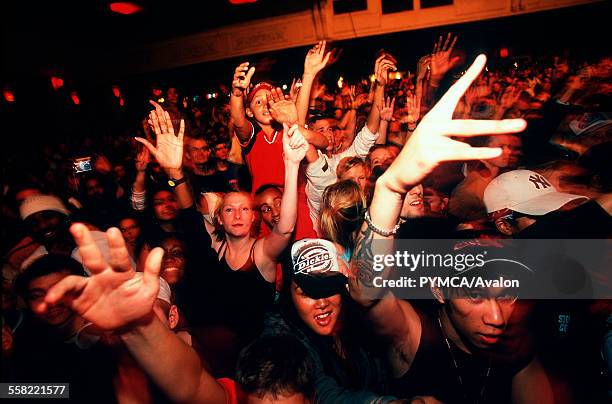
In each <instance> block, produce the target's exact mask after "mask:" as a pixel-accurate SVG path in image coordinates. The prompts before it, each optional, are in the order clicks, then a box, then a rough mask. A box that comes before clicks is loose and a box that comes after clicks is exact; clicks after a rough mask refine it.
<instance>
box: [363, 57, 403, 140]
mask: <svg viewBox="0 0 612 404" xmlns="http://www.w3.org/2000/svg"><path fill="white" fill-rule="evenodd" d="M389 70H397V67H396V66H395V60H394V59H393V57H392V56H391V55H386V54H385V55H382V56H380V57H379V58H378V59H376V63H375V65H374V74H375V75H376V81H375V82H374V101H373V103H374V105H373V106H372V109H371V110H370V114H369V115H368V121H367V123H366V125H367V126H368V129H369V130H370V132H372V133H378V126H379V125H380V109H379V108H376V107H375V106H376V105H378V106H381V108H382V105H383V104H384V103H385V100H384V98H385V86H386V85H387V79H388V77H389Z"/></svg>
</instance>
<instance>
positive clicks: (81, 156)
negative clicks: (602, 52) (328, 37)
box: [2, 34, 612, 403]
mask: <svg viewBox="0 0 612 404" xmlns="http://www.w3.org/2000/svg"><path fill="white" fill-rule="evenodd" d="M434 42H435V43H434V46H433V50H432V52H431V53H430V54H428V55H425V56H423V57H421V58H420V59H419V61H418V64H417V66H416V68H415V69H413V70H414V72H415V73H414V75H410V74H408V75H404V76H403V77H400V76H398V75H397V70H398V67H397V66H398V60H397V59H396V58H395V57H394V56H393V55H391V54H389V53H387V52H383V51H381V52H379V53H378V54H377V55H373V56H374V58H375V61H374V63H373V66H372V71H370V72H362V73H363V77H364V79H363V80H361V81H359V82H356V83H353V84H350V83H345V82H342V83H340V82H339V83H337V84H338V87H337V90H335V89H332V86H326V85H325V84H324V80H323V79H322V74H323V72H324V70H325V68H326V66H329V65H330V64H332V63H334V59H336V58H337V57H338V55H337V54H335V53H333V52H330V51H329V49H328V47H327V44H326V42H325V41H320V42H319V43H317V44H316V45H315V46H314V47H312V48H311V49H310V50H309V51H308V52H307V54H306V55H305V58H304V60H303V74H302V76H301V78H300V79H299V80H294V81H293V83H292V84H291V86H290V87H289V88H287V91H283V89H282V88H280V87H277V86H276V85H274V84H273V83H270V82H259V83H255V82H253V77H254V75H255V73H256V67H255V66H253V65H251V64H250V63H249V62H246V61H245V62H244V63H241V64H239V65H238V66H235V67H233V68H231V69H228V71H227V77H225V78H222V79H223V81H225V82H227V84H226V85H222V86H220V90H219V94H221V96H220V97H219V102H217V103H216V104H215V105H214V107H212V108H206V109H204V108H199V107H198V106H197V105H192V104H190V103H189V102H187V101H186V100H185V98H182V97H181V95H180V94H179V93H178V91H177V89H176V88H174V87H170V88H168V89H167V91H166V92H165V94H163V97H162V96H151V97H150V99H149V100H148V102H149V103H150V106H151V107H150V113H149V114H148V116H146V117H143V118H144V119H143V121H142V125H141V128H142V130H140V131H139V133H138V134H136V136H134V134H132V135H131V136H130V135H127V134H125V133H126V132H125V131H118V133H117V134H115V135H114V136H110V137H105V138H102V139H98V140H96V141H95V142H94V141H93V140H92V139H90V138H87V139H72V140H68V141H61V142H58V143H57V144H55V145H49V146H47V147H46V148H45V150H44V151H43V159H42V163H41V164H40V165H37V166H34V165H33V166H34V167H35V169H33V170H31V171H29V172H26V173H22V175H21V176H19V177H17V176H11V177H7V178H5V179H4V180H3V181H4V182H3V184H2V185H3V195H2V208H3V212H2V215H3V221H4V222H5V225H4V226H3V227H4V229H3V238H4V239H5V240H6V244H5V245H3V249H2V251H3V254H4V256H3V258H4V260H3V268H2V275H3V292H2V296H3V301H2V305H3V308H2V319H3V322H2V335H3V338H2V355H3V360H2V363H3V365H2V368H3V381H6V382H66V383H70V395H71V399H72V400H74V401H75V402H104V403H108V402H118V403H128V402H137V403H147V402H198V403H263V402H269V403H270V402H278V403H281V402H287V403H314V402H321V403H387V402H388V403H399V402H406V403H441V402H442V403H506V402H507V403H510V402H513V403H532V402H533V403H535V402H538V403H552V402H557V403H596V402H602V403H603V402H605V401H607V400H610V398H612V331H611V330H610V325H611V324H612V310H611V307H612V305H611V304H610V300H606V299H597V300H593V299H591V300H567V301H561V300H531V299H530V300H527V299H521V298H520V293H518V294H517V293H516V291H513V290H509V289H506V288H503V287H502V288H493V287H488V288H472V289H467V288H452V287H451V288H450V289H449V290H443V288H440V287H437V286H436V285H432V287H431V298H430V299H429V300H420V299H419V300H416V299H415V300H411V299H403V298H401V297H400V296H396V295H394V294H393V293H385V294H383V295H379V296H372V295H370V294H369V293H368V291H367V290H368V288H370V287H371V286H372V277H373V271H374V270H373V260H372V244H373V242H374V241H375V240H394V239H453V240H457V241H459V240H469V242H463V243H459V244H461V247H459V246H458V247H457V248H462V249H465V250H466V251H468V250H469V251H472V250H474V251H476V250H477V249H478V248H482V247H483V246H486V247H487V248H489V249H491V248H493V249H503V248H505V247H504V246H505V245H506V243H507V242H509V241H510V240H512V239H559V238H561V239H607V238H609V236H610V235H611V230H612V226H611V222H612V221H611V219H610V213H611V211H612V193H611V191H612V187H611V185H612V183H611V178H610V173H612V169H611V167H610V160H609V152H610V150H612V149H611V146H612V142H611V140H612V132H611V130H612V118H611V117H610V115H609V111H610V110H611V109H610V108H609V107H610V103H609V101H610V95H611V91H610V90H611V87H610V84H611V80H610V79H611V78H612V58H610V57H606V58H602V59H601V60H597V61H589V62H588V63H586V62H582V61H572V60H562V59H561V58H554V60H544V59H541V58H537V57H535V56H534V58H533V59H532V61H531V62H530V63H521V65H520V66H518V65H509V66H505V67H504V68H501V67H500V68H499V69H496V68H495V67H494V66H492V65H488V64H487V58H486V56H484V55H479V56H477V57H476V58H475V60H462V57H461V56H460V55H459V54H458V53H457V48H458V47H459V45H460V41H458V38H457V37H456V36H453V35H451V34H448V35H443V36H440V37H439V38H437V40H436V41H434ZM466 46H467V45H466ZM468 51H469V49H468ZM230 83H231V85H230ZM225 94H226V95H227V97H225V96H224V95H225ZM68 156H70V157H74V159H68V158H67V157H68ZM485 269H487V270H488V271H489V274H488V275H489V276H494V275H498V274H499V273H500V272H498V271H499V270H500V269H499V268H493V267H491V268H488V267H487V268H485ZM607 275H609V274H607ZM463 276H470V275H469V274H465V275H463ZM600 281H601V282H603V283H606V282H607V284H610V279H609V278H605V279H603V280H600Z"/></svg>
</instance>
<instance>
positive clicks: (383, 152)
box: [369, 147, 393, 169]
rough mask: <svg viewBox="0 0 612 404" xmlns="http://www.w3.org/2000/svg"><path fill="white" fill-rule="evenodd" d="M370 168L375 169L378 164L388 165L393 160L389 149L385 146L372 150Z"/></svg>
mask: <svg viewBox="0 0 612 404" xmlns="http://www.w3.org/2000/svg"><path fill="white" fill-rule="evenodd" d="M369 160H370V165H371V167H370V169H374V168H376V167H378V166H388V165H389V164H391V163H392V162H393V156H392V155H391V153H389V151H388V150H387V149H386V148H384V147H381V148H378V149H376V150H374V151H372V152H370V158H369Z"/></svg>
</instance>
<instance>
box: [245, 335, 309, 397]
mask: <svg viewBox="0 0 612 404" xmlns="http://www.w3.org/2000/svg"><path fill="white" fill-rule="evenodd" d="M314 377H315V375H314V363H313V360H312V358H311V357H310V355H309V354H308V351H307V350H306V347H304V345H303V344H302V343H301V342H300V341H299V340H298V339H297V338H296V337H294V336H291V335H275V336H266V337H262V338H259V339H256V340H255V341H253V342H252V343H251V344H250V345H248V346H247V347H246V348H244V350H243V351H242V352H241V354H240V358H239V359H238V364H237V368H236V381H237V382H238V384H239V385H240V388H241V389H242V390H243V391H244V392H245V393H248V394H254V395H256V396H257V397H263V396H265V395H268V394H270V395H271V396H272V397H273V398H274V399H277V397H279V396H286V395H289V394H296V393H301V394H302V395H304V397H306V398H308V399H312V398H314Z"/></svg>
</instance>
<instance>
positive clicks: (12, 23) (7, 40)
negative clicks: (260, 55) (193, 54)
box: [0, 0, 316, 76]
mask: <svg viewBox="0 0 612 404" xmlns="http://www.w3.org/2000/svg"><path fill="white" fill-rule="evenodd" d="M314 1H316V0H302V1H287V0H257V1H256V2H254V3H246V4H241V5H232V4H230V3H229V1H228V0H205V1H186V0H172V1H161V0H135V1H133V3H136V4H138V5H140V6H142V7H143V10H142V11H141V12H139V13H136V14H132V15H121V14H117V13H114V12H112V11H111V10H110V7H109V4H110V3H111V2H109V1H101V0H81V1H78V2H70V1H55V2H34V1H23V0H21V1H15V0H12V1H8V2H3V4H2V8H3V9H2V16H1V17H0V18H1V21H2V23H1V25H2V31H3V45H4V46H3V48H4V50H3V53H4V55H3V56H4V57H3V60H4V66H3V68H4V69H3V70H4V72H3V73H4V74H5V75H8V76H12V75H22V74H28V73H41V72H44V73H47V72H48V70H49V69H53V68H58V69H69V67H70V65H71V61H74V60H77V59H79V58H80V57H82V56H83V55H84V54H88V53H92V52H94V53H99V52H102V53H112V52H110V51H112V50H115V49H129V48H131V47H133V46H135V45H139V44H143V43H149V42H156V41H160V40H165V39H170V38H173V37H178V36H183V35H188V34H193V33H197V32H203V31H207V30H210V29H213V28H218V27H220V26H224V25H230V24H235V23H240V22H245V21H250V20H256V19H262V18H267V17H273V16H279V15H284V14H289V13H294V12H297V11H303V10H308V9H310V8H311V7H312V4H313V2H314Z"/></svg>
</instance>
